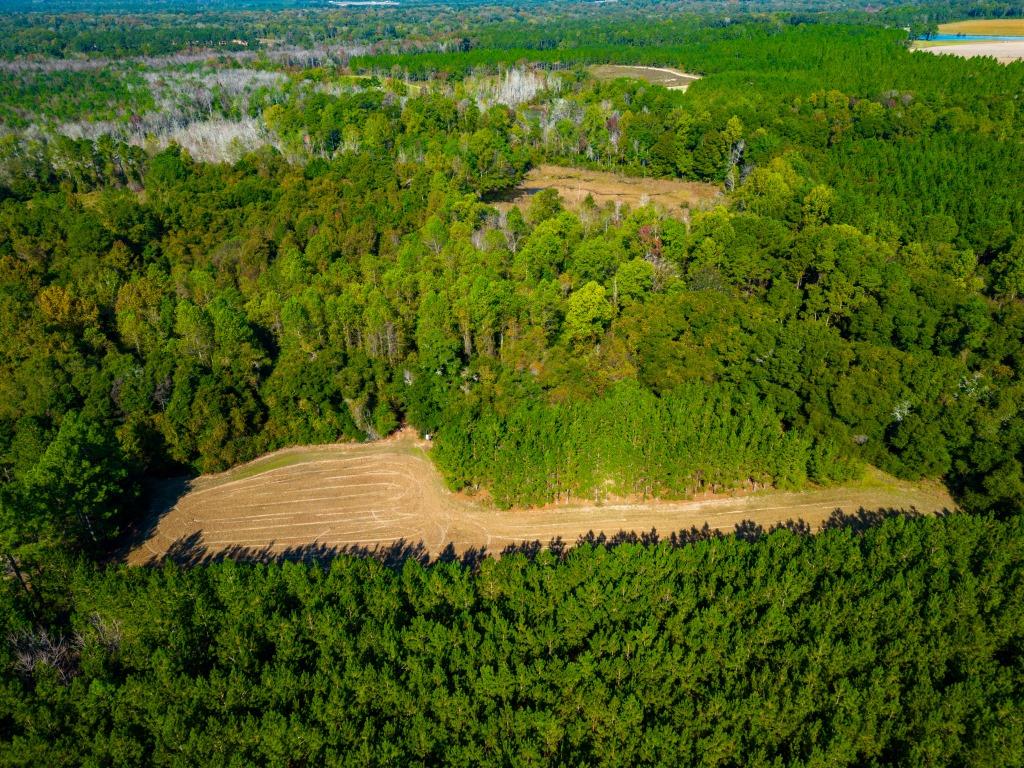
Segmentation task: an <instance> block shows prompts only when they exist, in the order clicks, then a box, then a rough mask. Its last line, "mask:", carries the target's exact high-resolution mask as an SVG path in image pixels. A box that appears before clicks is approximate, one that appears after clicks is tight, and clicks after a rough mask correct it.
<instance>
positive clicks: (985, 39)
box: [922, 33, 1024, 43]
mask: <svg viewBox="0 0 1024 768" xmlns="http://www.w3.org/2000/svg"><path fill="white" fill-rule="evenodd" d="M922 39H924V40H933V41H935V42H941V41H945V40H955V41H957V42H963V43H968V42H979V43H1001V42H1004V41H1011V40H1024V36H1020V35H1016V36H1014V35H950V34H947V33H941V34H937V35H932V36H931V37H926V38H922Z"/></svg>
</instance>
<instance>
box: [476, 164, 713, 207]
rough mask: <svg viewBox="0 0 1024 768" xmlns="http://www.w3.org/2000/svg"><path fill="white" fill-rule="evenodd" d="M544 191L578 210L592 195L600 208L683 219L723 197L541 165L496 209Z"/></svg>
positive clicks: (682, 184)
mask: <svg viewBox="0 0 1024 768" xmlns="http://www.w3.org/2000/svg"><path fill="white" fill-rule="evenodd" d="M542 189H554V190H556V191H557V192H558V194H559V195H560V196H561V198H562V200H563V202H564V203H565V204H566V205H567V206H569V207H570V208H573V209H578V208H579V207H580V206H581V205H582V204H583V201H584V200H585V199H586V198H587V195H590V196H591V197H592V198H593V199H594V202H595V203H597V205H598V206H604V205H605V203H626V204H628V205H629V206H630V207H631V208H635V207H637V206H641V205H647V204H648V203H651V204H653V205H655V206H657V207H659V208H662V209H664V210H665V212H667V213H669V214H673V215H676V216H681V215H682V213H683V210H684V209H689V208H701V207H705V206H708V205H710V204H711V203H712V202H713V201H714V200H715V198H717V197H719V195H721V190H720V189H719V188H718V186H717V185H715V184H705V183H702V182H699V181H678V180H675V179H650V178H643V177H640V176H623V175H622V174H618V173H610V172H607V171H588V170H585V169H583V168H569V167H567V166H562V165H539V166H537V167H536V168H532V169H530V172H529V173H527V174H526V178H524V179H523V183H522V184H520V185H519V186H518V187H516V188H515V190H513V191H512V193H511V194H509V195H506V197H505V199H504V200H502V201H499V202H497V203H495V205H496V207H498V208H503V209H508V208H510V207H511V206H513V205H515V206H519V207H520V208H526V206H527V205H529V202H530V198H531V197H533V195H535V194H537V193H538V192H540V191H541V190H542Z"/></svg>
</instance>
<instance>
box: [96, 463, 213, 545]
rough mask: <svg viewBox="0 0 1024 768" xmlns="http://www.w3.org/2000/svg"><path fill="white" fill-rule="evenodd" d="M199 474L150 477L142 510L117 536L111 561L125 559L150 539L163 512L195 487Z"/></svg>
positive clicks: (170, 508)
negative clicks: (194, 482) (194, 481)
mask: <svg viewBox="0 0 1024 768" xmlns="http://www.w3.org/2000/svg"><path fill="white" fill-rule="evenodd" d="M196 477H197V475H180V476H178V477H169V478H159V479H155V480H150V481H147V482H146V483H145V486H144V488H143V493H142V499H141V501H140V506H141V507H142V514H141V515H139V516H138V517H137V518H135V519H133V520H132V522H131V523H130V525H129V526H128V528H127V529H126V530H125V531H124V533H123V534H122V535H121V537H120V538H119V539H118V540H117V543H116V544H115V545H114V547H113V548H112V549H111V550H110V556H109V559H110V560H111V561H112V562H123V561H124V560H125V559H127V557H128V554H129V553H130V552H132V551H133V550H135V549H137V548H138V547H141V546H142V545H143V544H145V543H146V542H147V541H149V540H150V539H151V538H152V537H153V535H154V534H155V533H156V530H157V527H158V526H159V525H160V521H161V520H163V518H164V516H165V515H166V514H167V513H168V512H170V511H171V510H172V509H174V507H175V505H176V504H177V503H178V501H179V500H180V499H181V498H182V497H183V496H184V495H185V494H187V493H188V492H189V491H190V490H192V482H193V480H195V478H196Z"/></svg>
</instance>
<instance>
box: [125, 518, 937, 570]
mask: <svg viewBox="0 0 1024 768" xmlns="http://www.w3.org/2000/svg"><path fill="white" fill-rule="evenodd" d="M948 514H950V510H943V511H942V512H939V513H937V516H944V515H948ZM921 517H925V515H924V514H923V513H921V512H920V511H918V510H917V509H916V508H914V507H910V508H909V509H899V508H895V507H885V508H881V509H875V510H868V509H864V508H863V507H861V508H860V509H858V510H857V511H856V512H851V513H848V512H845V511H843V510H842V509H838V508H837V509H835V510H834V511H833V512H832V514H831V515H830V516H829V518H828V519H827V520H826V521H825V522H824V523H823V524H822V525H821V528H820V529H819V530H821V531H832V530H843V529H845V530H849V531H852V532H853V533H855V534H862V533H864V532H865V531H867V530H869V529H871V528H874V527H877V526H879V525H881V524H882V523H884V522H885V521H886V520H890V519H892V518H905V519H911V520H912V519H917V518H921ZM782 530H785V531H789V532H790V533H792V534H794V535H797V536H812V535H814V533H815V530H814V528H812V527H811V525H809V524H808V523H807V522H806V521H804V520H802V519H797V520H787V521H786V522H784V523H776V524H775V525H772V526H771V527H769V528H768V529H767V530H766V529H765V528H764V527H763V526H762V525H760V524H758V523H756V522H754V521H753V520H743V521H741V522H739V523H737V524H736V526H735V528H734V530H733V531H731V532H725V531H721V530H718V529H716V528H711V527H709V526H708V524H707V523H705V524H704V526H703V527H702V528H697V527H695V526H694V527H691V528H689V529H681V530H679V531H674V532H672V533H670V534H668V535H667V536H662V535H661V534H659V533H658V531H657V530H656V529H654V528H652V529H651V530H650V531H642V532H637V531H618V532H617V533H613V534H610V535H609V534H606V533H604V532H603V531H600V532H594V531H588V532H587V533H585V534H583V535H581V536H580V537H579V538H577V540H576V541H575V543H573V544H569V543H568V542H566V541H565V540H564V539H562V538H561V537H560V536H559V537H556V538H553V539H551V540H550V541H548V542H547V543H544V542H542V541H541V540H540V539H534V540H532V541H520V542H515V543H512V544H509V545H508V546H506V547H504V548H503V549H501V550H500V551H497V552H489V551H488V550H487V549H486V548H485V547H470V548H468V549H466V550H465V551H462V552H459V551H458V550H456V548H455V546H454V545H453V544H451V543H449V544H448V545H447V546H446V547H445V548H444V549H443V550H442V551H441V552H440V553H439V554H438V555H436V556H435V555H432V554H431V552H430V550H429V549H428V548H427V546H426V545H425V544H424V543H423V542H422V541H418V542H413V541H408V540H406V539H398V540H397V541H394V542H390V543H387V544H375V545H364V544H345V545H330V544H325V543H321V542H313V543H310V544H303V545H300V546H292V547H285V548H278V547H276V546H275V545H274V543H273V542H271V543H270V544H268V545H267V546H265V547H245V546H239V545H232V546H228V547H223V548H218V549H211V548H210V547H208V546H207V545H206V544H205V543H204V542H203V532H202V531H201V530H200V531H196V532H194V533H191V534H189V535H188V536H184V537H182V538H180V539H178V540H177V541H175V542H174V543H173V544H171V546H170V547H168V549H167V551H166V553H165V554H163V555H153V556H152V557H151V558H150V559H149V560H148V561H147V562H146V563H145V565H147V566H159V565H161V564H163V563H164V562H167V561H170V562H173V563H176V564H178V565H180V566H184V567H191V566H196V565H207V564H210V563H219V562H223V561H225V560H234V561H237V562H252V563H281V562H301V563H310V564H321V565H326V564H328V563H330V561H331V560H333V559H334V558H336V557H339V556H348V557H361V558H372V559H374V560H377V561H379V562H381V563H382V564H384V565H385V566H388V567H390V568H396V569H397V568H401V567H402V566H403V565H404V564H405V563H406V562H407V561H409V560H413V561H416V562H417V563H420V564H421V565H424V566H428V565H434V564H438V563H456V564H459V565H461V566H462V567H465V568H469V569H471V570H473V571H476V570H478V569H479V567H480V565H481V563H483V562H484V560H486V559H487V558H489V557H509V556H514V555H522V556H524V557H526V558H527V559H528V560H530V561H533V560H535V559H536V558H537V557H538V556H539V555H540V554H541V553H542V552H546V553H549V554H550V555H552V556H554V557H555V558H556V559H558V560H564V559H565V558H566V557H568V555H569V553H570V552H571V551H572V550H573V549H574V548H575V547H578V546H581V545H586V546H590V547H604V548H606V549H613V548H615V547H618V546H620V545H623V544H632V545H638V546H643V547H651V546H656V545H658V544H666V545H668V546H670V547H674V548H678V547H685V546H689V545H692V544H696V543H698V542H702V541H710V540H715V539H724V538H727V537H729V536H735V537H736V538H737V539H740V540H741V541H747V542H756V541H758V540H759V539H761V538H763V537H765V536H769V535H771V534H773V533H775V532H776V531H782Z"/></svg>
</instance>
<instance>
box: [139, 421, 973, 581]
mask: <svg viewBox="0 0 1024 768" xmlns="http://www.w3.org/2000/svg"><path fill="white" fill-rule="evenodd" d="M425 447H426V446H425V444H423V443H422V442H420V441H418V440H416V439H415V438H414V436H413V435H412V434H411V433H408V432H407V433H403V434H402V435H400V436H398V437H397V438H392V439H390V440H386V441H381V442H377V443H372V444H363V445H331V446H319V447H315V448H291V449H286V450H284V451H278V452H277V453H274V454H270V455H269V456H265V457H263V458H261V459H258V460H257V461H255V462H253V463H251V464H246V465H243V466H240V467H236V468H235V469H233V470H231V471H229V472H226V473H223V474H220V475H213V476H206V477H201V478H198V479H196V480H194V481H192V482H191V483H189V484H188V487H187V488H186V492H185V493H184V495H180V496H179V497H178V498H176V499H173V498H172V499H170V500H168V501H167V502H166V503H165V504H164V508H163V509H160V508H155V509H154V510H153V513H152V514H153V519H152V520H151V523H152V524H153V526H154V527H153V530H152V533H151V534H150V535H149V536H148V538H146V540H145V541H143V542H142V543H140V544H138V545H137V546H136V547H135V548H134V549H132V550H131V552H130V553H129V554H128V562H129V563H132V564H143V563H147V562H155V561H159V560H160V559H162V558H163V557H164V556H165V555H166V554H167V553H168V552H169V551H171V552H173V551H175V547H179V548H180V547H181V542H184V541H187V542H189V547H190V548H191V549H192V550H193V551H197V550H198V551H202V552H203V553H204V556H217V555H218V553H227V554H229V555H231V556H237V557H246V556H247V554H248V553H260V554H261V555H264V556H265V555H266V554H267V553H284V552H285V551H286V550H290V551H293V552H294V551H297V550H298V551H302V550H303V549H304V548H307V549H308V548H315V549H319V550H320V551H327V550H345V549H348V550H370V551H373V550H383V549H386V548H388V547H389V546H394V545H395V544H396V543H400V542H407V543H410V544H416V545H422V550H423V551H424V552H425V553H428V554H431V555H437V554H439V553H441V551H442V550H444V549H445V548H446V547H447V546H449V545H451V546H452V547H453V548H454V550H455V551H456V552H458V553H464V552H466V551H468V550H470V549H481V548H482V549H485V550H487V551H489V552H495V553H497V552H500V551H501V550H502V549H504V548H505V547H506V546H508V545H510V544H516V543H520V542H532V541H537V540H539V541H541V542H543V543H547V542H549V541H551V540H553V539H557V538H561V539H562V540H564V541H566V542H569V543H572V542H575V541H576V540H577V539H578V538H579V537H580V536H581V535H585V534H587V533H588V532H591V531H592V532H594V533H601V532H604V533H605V534H607V535H609V536H611V535H614V534H616V533H619V532H620V531H636V532H647V531H650V530H651V529H652V528H654V529H657V530H658V532H660V533H661V534H663V535H664V534H669V533H671V532H675V531H679V530H683V529H687V530H688V529H690V528H691V527H693V526H696V527H698V528H699V527H702V526H703V525H704V524H705V523H706V524H707V525H708V526H709V527H711V528H713V529H718V530H722V531H732V530H734V529H735V527H736V525H737V524H739V523H741V522H743V521H752V522H754V523H757V524H759V525H761V526H763V527H765V528H767V527H769V526H771V525H772V524H775V523H781V522H786V521H788V520H797V519H802V520H804V521H805V522H807V523H808V524H809V525H810V526H811V527H812V528H817V527H819V526H820V525H821V524H822V523H823V522H824V521H825V520H826V519H828V518H829V516H830V515H831V514H832V513H833V512H834V511H835V510H836V509H837V508H841V509H843V510H844V511H846V512H848V513H854V512H856V511H857V510H858V509H859V508H865V509H870V510H874V509H880V508H892V507H895V508H903V509H909V508H911V507H913V508H916V509H917V510H918V511H920V512H927V513H930V512H936V511H939V510H942V509H944V508H946V509H952V508H953V507H954V504H953V501H952V499H951V498H950V497H949V496H948V494H947V493H946V492H945V491H944V490H943V489H942V488H941V487H940V486H938V485H937V484H911V483H902V482H899V481H896V480H894V479H892V478H890V477H888V476H886V475H882V474H881V473H878V472H872V473H871V475H870V476H869V479H868V480H866V481H864V482H862V483H860V484H858V485H857V486H856V487H840V488H828V489H816V490H810V491H805V492H801V493H784V492H777V491H772V492H766V493H758V494H752V495H747V496H735V497H730V496H722V497H717V498H712V499H704V500H699V501H678V502H674V501H652V502H645V503H641V502H631V503H612V504H605V505H595V504H586V503H576V504H565V505H553V506H548V507H544V508H541V509H526V510H524V509H518V510H496V509H493V508H491V507H489V506H487V505H485V504H483V503H477V502H474V501H472V500H467V499H465V498H464V497H463V496H461V495H459V494H453V493H451V492H449V491H447V490H446V489H445V488H444V485H443V483H442V481H441V478H440V476H439V475H438V473H437V471H436V470H435V469H434V467H433V465H432V464H431V462H430V460H429V458H428V457H427V455H426V453H425Z"/></svg>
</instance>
